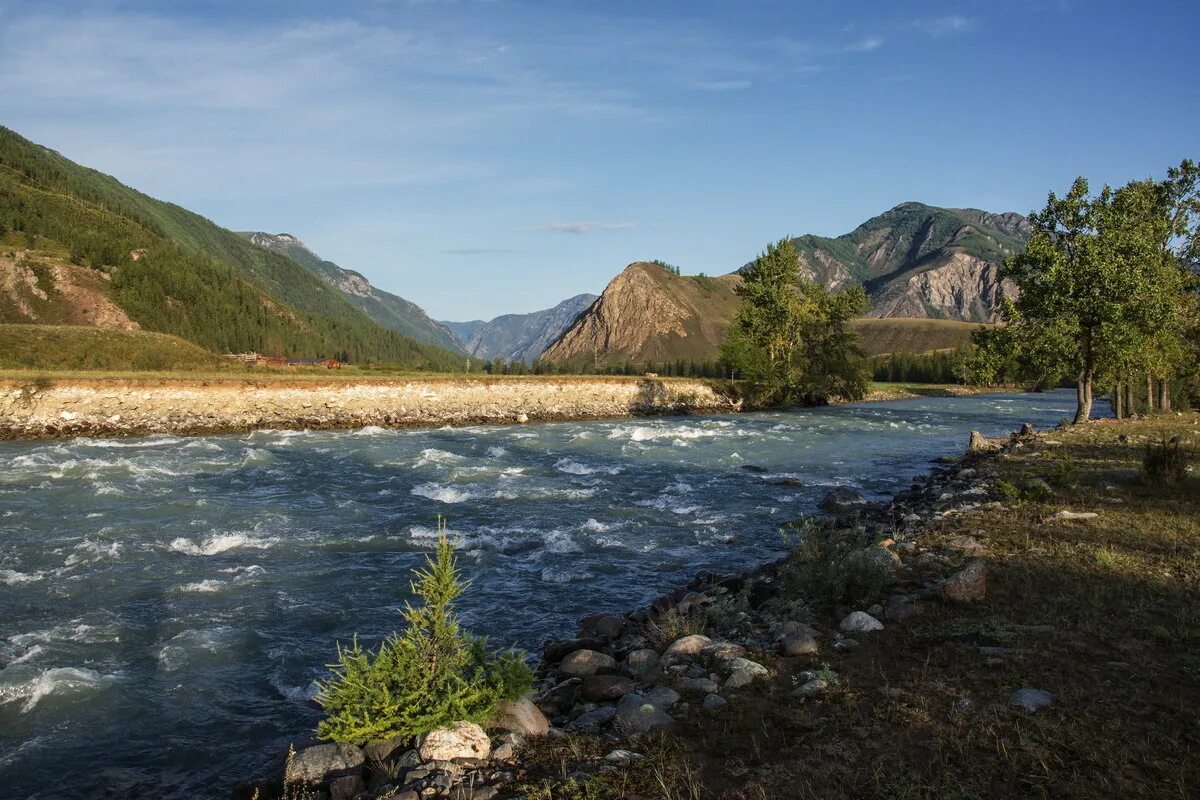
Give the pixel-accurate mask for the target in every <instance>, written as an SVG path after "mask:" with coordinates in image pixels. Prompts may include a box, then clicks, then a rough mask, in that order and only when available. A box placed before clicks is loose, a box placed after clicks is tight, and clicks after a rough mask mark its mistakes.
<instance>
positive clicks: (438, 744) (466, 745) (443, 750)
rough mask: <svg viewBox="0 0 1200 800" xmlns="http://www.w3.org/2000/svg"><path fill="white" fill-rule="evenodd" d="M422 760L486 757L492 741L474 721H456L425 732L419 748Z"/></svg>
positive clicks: (490, 751)
mask: <svg viewBox="0 0 1200 800" xmlns="http://www.w3.org/2000/svg"><path fill="white" fill-rule="evenodd" d="M419 750H420V753H421V760H422V761H453V760H454V759H456V758H480V759H486V758H487V757H488V756H490V755H491V754H492V742H491V740H490V739H488V735H487V734H486V733H484V732H483V728H481V727H479V726H478V725H476V724H475V723H474V722H455V723H454V724H453V725H450V726H449V727H446V728H438V729H437V730H433V731H430V732H429V733H427V734H425V736H424V737H423V738H422V739H421V746H420V748H419Z"/></svg>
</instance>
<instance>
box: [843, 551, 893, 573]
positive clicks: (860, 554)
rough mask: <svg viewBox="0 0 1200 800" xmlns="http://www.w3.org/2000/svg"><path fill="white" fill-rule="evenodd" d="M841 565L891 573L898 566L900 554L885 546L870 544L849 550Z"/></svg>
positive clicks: (852, 568) (853, 568)
mask: <svg viewBox="0 0 1200 800" xmlns="http://www.w3.org/2000/svg"><path fill="white" fill-rule="evenodd" d="M843 565H844V566H845V567H846V568H848V569H851V570H858V571H870V572H871V573H872V574H875V573H878V574H880V575H891V574H892V573H893V572H895V571H896V570H897V569H899V568H900V556H898V555H896V554H895V553H894V552H892V551H891V550H889V549H888V548H886V547H880V546H879V545H872V546H870V547H860V548H859V549H857V550H851V551H850V552H849V553H847V554H846V558H845V561H843Z"/></svg>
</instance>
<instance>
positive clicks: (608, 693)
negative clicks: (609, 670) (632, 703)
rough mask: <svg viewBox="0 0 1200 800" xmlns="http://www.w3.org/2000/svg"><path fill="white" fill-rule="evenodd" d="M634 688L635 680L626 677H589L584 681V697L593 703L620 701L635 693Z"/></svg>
mask: <svg viewBox="0 0 1200 800" xmlns="http://www.w3.org/2000/svg"><path fill="white" fill-rule="evenodd" d="M633 686H634V684H633V679H632V678H626V677H625V676H624V675H588V676H587V677H586V678H584V679H583V696H584V699H586V700H590V701H592V702H593V703H603V702H605V701H606V700H620V699H621V698H622V697H624V696H625V695H627V694H629V693H630V692H632V691H633Z"/></svg>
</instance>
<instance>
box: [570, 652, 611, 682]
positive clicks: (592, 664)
mask: <svg viewBox="0 0 1200 800" xmlns="http://www.w3.org/2000/svg"><path fill="white" fill-rule="evenodd" d="M615 666H617V660H616V659H615V658H613V657H612V656H610V655H605V654H604V653H597V652H596V651H595V650H576V651H575V652H574V653H571V654H570V655H568V656H567V657H566V658H564V659H563V660H562V663H561V664H559V665H558V671H559V673H560V674H562V675H569V676H571V677H573V678H586V677H587V676H588V675H595V674H596V673H597V672H599V671H600V670H602V669H612V668H613V667H615Z"/></svg>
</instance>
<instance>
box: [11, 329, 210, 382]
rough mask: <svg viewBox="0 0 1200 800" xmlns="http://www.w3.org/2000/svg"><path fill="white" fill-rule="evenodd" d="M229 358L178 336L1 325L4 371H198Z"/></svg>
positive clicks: (110, 330)
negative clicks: (222, 357)
mask: <svg viewBox="0 0 1200 800" xmlns="http://www.w3.org/2000/svg"><path fill="white" fill-rule="evenodd" d="M228 367H229V362H228V361H226V360H225V359H221V358H218V357H216V356H214V355H213V354H212V353H210V352H208V351H206V350H204V349H202V348H200V347H197V346H196V345H194V344H192V343H191V342H187V341H184V340H183V339H180V338H178V337H176V336H167V335H165V334H161V333H148V332H145V331H121V330H112V329H106V328H90V327H85V326H82V325H0V369H6V370H8V369H21V370H25V369H29V370H81V369H82V370H130V371H144V370H196V369H204V368H207V369H227V368H228Z"/></svg>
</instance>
